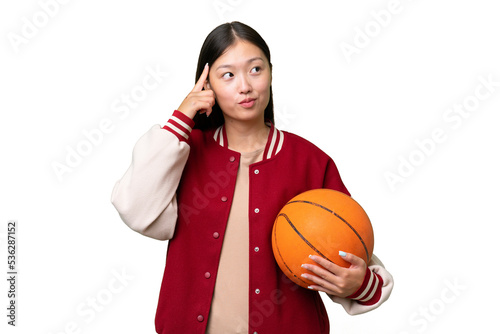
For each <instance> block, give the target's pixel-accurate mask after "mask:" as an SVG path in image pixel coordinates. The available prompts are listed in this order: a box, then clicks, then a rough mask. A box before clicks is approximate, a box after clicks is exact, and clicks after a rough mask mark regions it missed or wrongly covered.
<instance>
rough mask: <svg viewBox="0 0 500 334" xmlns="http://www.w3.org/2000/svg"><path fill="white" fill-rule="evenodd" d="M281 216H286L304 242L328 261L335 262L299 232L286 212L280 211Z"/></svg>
mask: <svg viewBox="0 0 500 334" xmlns="http://www.w3.org/2000/svg"><path fill="white" fill-rule="evenodd" d="M279 216H283V217H285V219H286V221H287V222H288V224H290V226H291V227H292V228H293V230H294V231H295V233H297V235H298V236H299V237H300V238H301V239H302V240H304V242H305V243H306V244H307V245H308V246H309V247H311V248H312V249H313V250H314V251H315V252H316V253H318V254H319V255H321V257H322V258H324V259H327V260H328V261H330V262H333V261H332V260H330V259H329V258H327V257H326V256H325V254H323V253H321V252H320V251H319V249H317V248H316V247H314V245H313V244H311V243H310V242H309V240H307V239H306V238H305V237H304V236H303V235H302V233H300V232H299V230H297V228H296V227H295V225H293V223H292V221H291V220H290V219H288V216H287V215H286V214H284V213H280V214H279V215H278V217H279Z"/></svg>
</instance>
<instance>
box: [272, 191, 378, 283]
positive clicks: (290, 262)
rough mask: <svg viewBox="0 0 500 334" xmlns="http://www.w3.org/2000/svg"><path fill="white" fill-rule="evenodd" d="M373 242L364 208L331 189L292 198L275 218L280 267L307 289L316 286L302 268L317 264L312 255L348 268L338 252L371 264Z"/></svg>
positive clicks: (275, 246)
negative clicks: (357, 257) (310, 257)
mask: <svg viewBox="0 0 500 334" xmlns="http://www.w3.org/2000/svg"><path fill="white" fill-rule="evenodd" d="M373 243H374V240H373V229H372V225H371V223H370V219H369V218H368V216H367V214H366V213H365V211H364V210H363V208H362V207H361V206H360V205H359V204H358V203H357V202H356V201H355V200H353V199H352V198H351V197H350V196H348V195H346V194H344V193H341V192H339V191H335V190H330V189H315V190H309V191H306V192H304V193H302V194H300V195H297V196H295V197H294V198H292V199H291V200H290V201H289V202H288V203H287V204H285V206H284V207H283V208H282V209H281V211H280V213H279V214H278V216H277V217H276V220H275V222H274V227H273V232H272V245H273V252H274V257H275V258H276V261H277V262H278V265H279V266H280V268H281V270H282V271H283V272H284V273H285V274H286V275H287V276H288V278H290V279H291V280H292V281H293V282H295V283H297V284H298V285H300V286H302V287H305V288H307V286H309V285H311V284H314V283H313V282H312V281H309V280H307V279H304V278H303V277H301V275H302V274H303V273H306V272H307V273H309V274H312V273H311V272H310V271H308V270H305V269H303V268H301V265H302V264H304V263H311V264H316V262H314V261H312V260H311V259H309V255H319V256H321V257H323V258H325V259H327V260H330V261H332V262H333V263H335V264H337V265H339V266H342V267H349V266H350V265H351V264H350V263H349V262H347V261H345V260H344V259H342V257H341V256H340V255H339V251H344V252H347V253H352V254H354V255H356V256H359V257H360V258H362V259H363V260H364V261H365V262H366V263H368V262H370V258H371V256H372V253H373Z"/></svg>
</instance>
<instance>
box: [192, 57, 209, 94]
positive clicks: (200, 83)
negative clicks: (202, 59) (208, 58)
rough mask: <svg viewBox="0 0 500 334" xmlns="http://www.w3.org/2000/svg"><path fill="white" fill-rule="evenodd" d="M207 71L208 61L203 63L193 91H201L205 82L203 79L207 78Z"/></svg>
mask: <svg viewBox="0 0 500 334" xmlns="http://www.w3.org/2000/svg"><path fill="white" fill-rule="evenodd" d="M208 72H209V67H208V63H207V64H206V65H205V68H204V69H203V72H202V73H201V75H200V78H199V79H198V82H196V84H195V85H194V88H193V92H201V90H202V89H203V85H204V84H205V81H206V80H207V78H208Z"/></svg>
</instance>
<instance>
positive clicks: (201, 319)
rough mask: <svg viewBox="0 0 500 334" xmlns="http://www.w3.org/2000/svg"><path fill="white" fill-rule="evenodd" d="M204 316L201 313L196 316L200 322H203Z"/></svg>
mask: <svg viewBox="0 0 500 334" xmlns="http://www.w3.org/2000/svg"><path fill="white" fill-rule="evenodd" d="M203 319H204V318H203V316H202V315H201V314H200V315H199V316H197V317H196V320H198V321H199V322H202V321H203Z"/></svg>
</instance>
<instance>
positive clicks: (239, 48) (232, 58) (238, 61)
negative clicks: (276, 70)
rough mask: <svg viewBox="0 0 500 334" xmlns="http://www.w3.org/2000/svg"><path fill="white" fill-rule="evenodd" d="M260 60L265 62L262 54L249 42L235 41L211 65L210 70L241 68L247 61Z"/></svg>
mask: <svg viewBox="0 0 500 334" xmlns="http://www.w3.org/2000/svg"><path fill="white" fill-rule="evenodd" d="M258 59H261V60H262V61H265V60H266V56H265V55H264V52H262V50H261V49H260V48H259V47H258V46H256V45H255V44H252V43H250V42H246V41H242V40H237V41H236V43H234V44H233V45H231V46H230V47H229V48H227V49H226V51H225V52H224V53H223V54H222V55H221V56H220V57H219V58H217V60H216V61H215V62H214V63H213V65H212V68H215V69H217V68H218V67H219V66H224V67H227V66H234V67H237V66H241V65H245V64H247V63H248V62H249V61H252V60H258Z"/></svg>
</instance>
